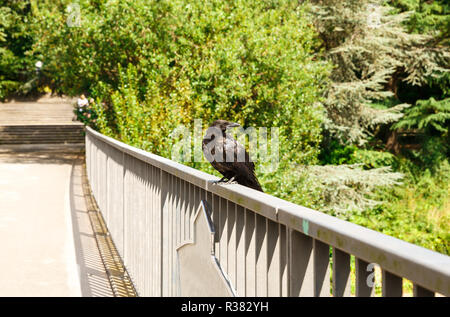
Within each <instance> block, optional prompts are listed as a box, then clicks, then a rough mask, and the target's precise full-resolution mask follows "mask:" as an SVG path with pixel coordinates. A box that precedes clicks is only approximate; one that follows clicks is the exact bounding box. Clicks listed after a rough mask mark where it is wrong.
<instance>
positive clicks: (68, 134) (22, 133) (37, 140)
mask: <svg viewBox="0 0 450 317" xmlns="http://www.w3.org/2000/svg"><path fill="white" fill-rule="evenodd" d="M78 143H84V126H83V125H82V124H45V125H44V124H42V125H38V124H34V125H0V145H13V144H78Z"/></svg>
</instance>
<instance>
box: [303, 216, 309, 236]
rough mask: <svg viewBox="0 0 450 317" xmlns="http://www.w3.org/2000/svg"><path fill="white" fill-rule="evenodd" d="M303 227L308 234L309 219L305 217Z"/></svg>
mask: <svg viewBox="0 0 450 317" xmlns="http://www.w3.org/2000/svg"><path fill="white" fill-rule="evenodd" d="M302 227H303V233H304V234H306V235H308V232H309V221H308V220H305V219H303V223H302Z"/></svg>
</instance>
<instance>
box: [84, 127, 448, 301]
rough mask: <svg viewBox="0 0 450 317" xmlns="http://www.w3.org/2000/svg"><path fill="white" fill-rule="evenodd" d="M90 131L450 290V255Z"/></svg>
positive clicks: (158, 164)
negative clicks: (217, 182)
mask: <svg viewBox="0 0 450 317" xmlns="http://www.w3.org/2000/svg"><path fill="white" fill-rule="evenodd" d="M86 133H88V134H89V135H90V136H93V137H95V138H97V139H99V140H101V141H103V142H105V143H107V144H109V145H111V146H112V147H114V148H116V149H117V150H119V151H122V152H125V153H127V154H129V155H131V156H133V157H135V158H136V159H139V160H141V161H144V162H147V163H149V164H152V165H154V166H156V167H158V168H160V169H162V170H163V171H166V172H168V173H170V174H172V175H175V176H177V177H179V178H182V179H183V180H185V181H187V182H190V183H192V184H194V185H196V186H198V187H200V188H202V189H204V190H206V191H208V192H211V193H213V194H215V195H217V196H219V197H222V198H225V199H227V200H229V201H232V202H234V203H236V204H238V205H240V206H242V207H244V208H248V209H249V210H252V211H254V212H256V213H258V214H260V215H262V216H265V217H267V218H269V219H271V220H273V221H275V222H277V223H280V224H283V225H286V226H288V227H289V228H291V229H294V230H297V231H299V232H302V233H304V234H306V235H308V236H310V237H312V238H314V239H317V240H320V241H322V242H324V243H326V244H329V245H331V246H333V247H336V248H338V249H340V250H342V251H344V252H347V253H349V254H352V255H354V256H355V257H358V258H359V259H362V260H364V261H366V262H368V263H376V264H378V265H380V266H381V267H382V268H383V269H384V270H386V271H389V272H390V273H393V274H395V275H398V276H400V277H404V278H407V279H409V280H411V281H413V282H414V283H415V284H418V285H420V286H422V287H424V288H426V289H429V290H432V291H434V292H438V293H441V294H443V295H446V296H450V257H449V256H446V255H444V254H441V253H438V252H435V251H432V250H429V249H426V248H423V247H420V246H417V245H414V244H411V243H408V242H405V241H403V240H400V239H397V238H394V237H391V236H388V235H386V234H382V233H380V232H377V231H374V230H371V229H368V228H365V227H362V226H359V225H356V224H353V223H350V222H347V221H344V220H341V219H338V218H336V217H333V216H330V215H327V214H325V213H322V212H319V211H316V210H312V209H309V208H306V207H303V206H300V205H296V204H294V203H290V202H288V201H285V200H283V199H280V198H277V197H274V196H271V195H269V194H266V193H262V192H259V191H256V190H253V189H251V188H248V187H245V186H241V185H238V184H230V185H226V186H220V185H214V184H213V183H212V182H213V181H214V180H217V179H218V178H217V177H215V176H213V175H210V174H207V173H204V172H202V171H199V170H196V169H194V168H191V167H189V166H186V165H183V164H180V163H177V162H175V161H172V160H169V159H167V158H164V157H161V156H158V155H156V154H152V153H149V152H146V151H144V150H140V149H138V148H135V147H133V146H130V145H127V144H125V143H123V142H120V141H118V140H115V139H113V138H111V137H108V136H105V135H103V134H101V133H98V132H96V131H94V130H93V129H91V128H89V127H86Z"/></svg>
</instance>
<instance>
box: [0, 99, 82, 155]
mask: <svg viewBox="0 0 450 317" xmlns="http://www.w3.org/2000/svg"><path fill="white" fill-rule="evenodd" d="M73 117H74V114H73V105H72V104H71V102H70V101H69V100H65V99H62V98H44V99H41V100H37V101H32V102H9V103H0V146H18V145H30V144H61V145H77V146H80V145H82V144H84V125H83V124H82V123H80V122H77V121H72V118H73Z"/></svg>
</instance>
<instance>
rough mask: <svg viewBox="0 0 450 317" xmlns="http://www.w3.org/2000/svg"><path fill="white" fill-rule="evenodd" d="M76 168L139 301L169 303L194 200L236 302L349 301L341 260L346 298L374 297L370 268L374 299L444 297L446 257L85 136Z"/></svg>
mask: <svg viewBox="0 0 450 317" xmlns="http://www.w3.org/2000/svg"><path fill="white" fill-rule="evenodd" d="M86 165H87V174H88V178H89V182H90V184H91V188H92V192H93V194H94V197H95V199H96V201H97V204H98V206H99V208H100V210H101V211H102V214H103V216H104V218H105V220H106V223H107V226H108V229H109V231H110V234H111V236H112V238H113V241H114V242H115V244H116V247H117V249H118V250H119V253H120V255H121V256H122V258H123V261H124V263H125V265H126V267H127V270H128V272H129V274H130V276H131V277H132V279H133V282H134V284H135V287H136V289H137V291H138V293H139V295H141V296H177V295H178V294H179V289H178V288H179V285H177V283H178V281H177V278H176V274H177V273H176V258H177V257H176V252H177V251H176V248H177V246H179V245H180V244H182V243H183V242H184V241H186V240H189V239H191V235H192V232H190V231H192V229H191V226H190V224H191V219H192V217H193V216H194V214H195V212H196V210H197V209H198V207H199V205H200V202H201V201H202V200H203V201H206V202H207V203H208V204H209V206H211V219H212V221H213V223H214V227H215V239H214V243H215V250H216V256H217V259H218V261H219V262H220V266H221V268H222V269H223V271H224V272H225V274H226V275H227V277H228V279H229V281H230V283H231V284H232V286H233V287H234V290H235V293H236V294H237V295H238V296H330V290H332V291H331V294H332V295H333V296H350V288H351V286H350V285H351V276H352V274H351V270H350V262H351V256H354V258H355V274H354V276H355V295H356V296H371V295H373V294H374V288H375V286H374V284H373V283H371V281H372V279H373V271H372V270H371V268H373V263H376V264H377V265H379V267H381V269H382V295H383V296H402V278H406V279H408V280H410V281H412V282H413V283H414V296H433V295H434V294H435V293H439V294H443V295H445V296H449V295H450V257H448V256H446V255H443V254H440V253H437V252H433V251H431V250H428V249H425V248H422V247H419V246H416V245H413V244H410V243H407V242H404V241H402V240H399V239H396V238H393V237H390V236H387V235H384V234H381V233H379V232H376V231H373V230H370V229H367V228H364V227H361V226H358V225H355V224H352V223H349V222H346V221H343V220H340V219H338V218H335V217H332V216H329V215H326V214H324V213H321V212H318V211H315V210H311V209H308V208H305V207H302V206H299V205H296V204H293V203H289V202H287V201H285V200H282V199H278V198H276V197H273V196H271V195H268V194H265V193H261V192H258V191H255V190H253V189H250V188H247V187H243V186H241V185H226V186H221V185H213V184H212V183H211V182H212V181H213V180H216V179H217V178H216V177H214V176H212V175H209V174H206V173H203V172H201V171H198V170H195V169H193V168H190V167H187V166H184V165H182V164H179V163H176V162H174V161H171V160H169V159H165V158H162V157H160V156H157V155H154V154H151V153H148V152H145V151H143V150H139V149H137V148H134V147H132V146H129V145H126V144H124V143H122V142H119V141H117V140H114V139H112V138H109V137H106V136H104V135H102V134H100V133H98V132H96V131H93V130H92V129H90V128H87V129H86ZM330 247H331V249H332V270H331V264H330ZM331 272H332V273H331ZM330 275H332V278H331V279H330ZM330 280H332V282H331V283H330Z"/></svg>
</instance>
